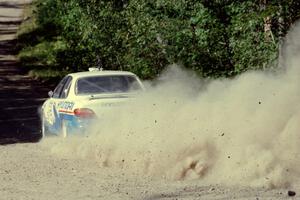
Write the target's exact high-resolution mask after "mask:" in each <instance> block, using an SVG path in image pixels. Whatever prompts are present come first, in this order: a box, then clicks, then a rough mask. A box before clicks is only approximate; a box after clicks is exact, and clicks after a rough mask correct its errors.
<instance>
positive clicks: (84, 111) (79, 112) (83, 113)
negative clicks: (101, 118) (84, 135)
mask: <svg viewBox="0 0 300 200" xmlns="http://www.w3.org/2000/svg"><path fill="white" fill-rule="evenodd" d="M74 114H75V116H76V117H81V118H93V117H95V116H96V115H95V113H94V111H92V110H91V109H89V108H76V109H75V110H74Z"/></svg>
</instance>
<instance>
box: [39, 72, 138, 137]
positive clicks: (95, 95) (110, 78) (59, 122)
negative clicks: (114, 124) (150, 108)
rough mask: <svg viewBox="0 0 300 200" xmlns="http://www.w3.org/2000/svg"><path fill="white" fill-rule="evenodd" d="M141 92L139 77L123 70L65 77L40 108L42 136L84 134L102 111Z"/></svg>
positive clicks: (75, 74) (79, 73)
mask: <svg viewBox="0 0 300 200" xmlns="http://www.w3.org/2000/svg"><path fill="white" fill-rule="evenodd" d="M143 90H144V86H143V84H142V82H141V81H140V80H139V78H138V77H137V76H136V75H135V74H133V73H131V72H125V71H102V70H98V69H97V68H92V69H90V71H88V72H78V73H72V74H68V75H67V76H65V77H64V78H63V79H62V80H61V81H60V83H59V84H58V85H57V87H56V88H55V90H54V91H53V92H52V91H50V92H49V96H50V98H49V99H47V100H46V101H45V102H44V104H43V106H42V119H41V121H42V134H43V137H44V136H45V135H46V134H54V135H59V136H62V137H66V136H68V135H72V134H80V135H81V134H85V133H86V131H87V129H88V128H89V126H90V125H91V123H93V121H95V120H97V118H98V116H101V117H103V116H102V115H101V113H103V111H104V110H107V109H112V108H113V107H114V105H118V104H120V103H121V104H122V102H125V101H127V99H129V98H131V97H134V96H135V95H136V94H137V93H138V92H141V91H143Z"/></svg>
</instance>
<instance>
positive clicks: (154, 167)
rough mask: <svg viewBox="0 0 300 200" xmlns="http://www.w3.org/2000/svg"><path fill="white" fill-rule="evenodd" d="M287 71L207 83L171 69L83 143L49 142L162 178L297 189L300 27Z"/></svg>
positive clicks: (61, 150)
mask: <svg viewBox="0 0 300 200" xmlns="http://www.w3.org/2000/svg"><path fill="white" fill-rule="evenodd" d="M283 49H284V52H283V53H282V58H281V59H282V60H280V63H281V65H282V66H283V70H281V71H280V72H262V71H251V72H247V73H244V74H242V75H240V76H238V77H236V78H234V79H222V80H212V81H205V80H201V79H199V78H197V76H196V75H195V74H193V72H189V71H186V70H183V69H181V68H180V67H178V66H171V67H169V68H168V70H166V71H165V72H164V73H163V74H162V76H161V77H160V78H159V79H158V80H155V81H153V82H151V83H146V85H147V92H145V93H143V94H140V95H139V96H138V97H136V98H134V99H131V100H130V101H129V102H128V103H127V104H126V105H124V106H123V107H118V108H115V109H114V110H113V111H112V112H110V113H105V115H103V116H99V121H98V122H97V124H95V126H94V127H93V128H92V129H91V131H90V135H89V136H88V137H84V138H68V139H67V140H62V141H55V142H54V141H51V140H50V139H48V140H47V139H46V140H45V141H43V142H42V144H43V145H47V146H51V151H52V152H53V153H55V154H58V155H60V156H74V157H77V158H82V159H94V160H95V161H97V163H98V164H99V168H102V167H103V168H104V167H110V168H116V169H122V170H124V171H125V172H126V173H133V174H138V175H144V176H151V177H156V178H166V179H172V180H173V179H174V180H190V179H192V180H198V181H202V182H203V183H205V184H206V183H207V184H224V185H244V186H266V187H271V188H273V187H290V186H292V185H295V184H297V183H299V177H300V168H299V166H300V123H299V119H300V64H299V63H300V26H296V27H294V29H293V30H292V31H291V33H290V34H289V35H288V37H287V39H286V43H285V46H284V48H283Z"/></svg>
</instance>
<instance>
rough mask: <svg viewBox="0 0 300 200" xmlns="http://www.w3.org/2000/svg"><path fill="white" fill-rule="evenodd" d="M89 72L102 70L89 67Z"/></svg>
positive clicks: (101, 69)
mask: <svg viewBox="0 0 300 200" xmlns="http://www.w3.org/2000/svg"><path fill="white" fill-rule="evenodd" d="M89 71H90V72H95V71H103V68H102V67H101V68H98V67H90V68H89Z"/></svg>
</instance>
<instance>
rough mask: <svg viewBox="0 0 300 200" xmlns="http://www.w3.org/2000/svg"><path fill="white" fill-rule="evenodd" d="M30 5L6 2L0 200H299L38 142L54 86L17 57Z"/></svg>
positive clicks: (1, 32) (0, 71)
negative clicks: (112, 162) (128, 168)
mask: <svg viewBox="0 0 300 200" xmlns="http://www.w3.org/2000/svg"><path fill="white" fill-rule="evenodd" d="M26 3H28V2H25V1H22V0H19V1H18V0H15V1H12V0H10V1H8V0H7V1H3V0H0V104H1V114H0V143H1V144H6V145H2V146H0V199H3V200H4V199H5V200H6V199H11V200H19V199H24V200H25V199H26V200H27V199H34V200H40V199H47V200H51V199H53V200H54V199H55V200H59V199H70V200H75V199H80V200H84V199H107V200H113V199H147V200H155V199H161V200H162V199H165V200H167V199H168V200H170V199H253V200H256V199H287V198H290V199H294V197H288V195H287V190H285V189H277V190H270V189H266V188H249V187H225V186H220V185H205V184H203V183H201V180H196V181H166V180H164V179H160V178H156V179H152V178H149V177H143V176H142V175H139V176H137V175H134V174H128V173H124V171H123V172H122V171H121V170H118V169H112V168H109V167H103V166H99V164H97V162H96V161H95V160H89V159H79V158H69V157H64V156H57V155H54V154H52V153H51V151H50V150H49V148H48V147H47V145H43V142H40V143H38V142H37V141H38V139H39V120H38V114H37V109H38V107H39V105H40V104H41V103H42V102H43V100H44V98H45V97H46V96H45V94H47V90H48V88H47V87H46V86H43V85H41V84H39V83H38V82H36V81H34V80H32V79H30V78H29V77H28V76H26V75H24V74H23V73H22V70H20V67H19V65H18V62H17V61H16V58H15V54H16V52H15V51H14V46H15V44H16V41H15V37H16V36H15V34H16V31H17V29H18V26H19V24H20V23H21V22H22V12H23V6H24V4H26ZM49 140H52V139H51V138H50V139H49ZM53 140H54V142H55V139H53ZM24 142H26V143H24ZM29 142H35V143H29ZM9 143H15V144H10V145H7V144H9ZM228 181H229V182H230V180H228ZM295 199H296V197H295Z"/></svg>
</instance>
